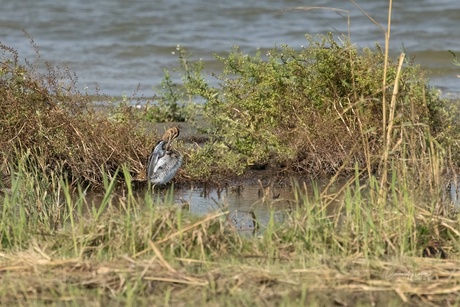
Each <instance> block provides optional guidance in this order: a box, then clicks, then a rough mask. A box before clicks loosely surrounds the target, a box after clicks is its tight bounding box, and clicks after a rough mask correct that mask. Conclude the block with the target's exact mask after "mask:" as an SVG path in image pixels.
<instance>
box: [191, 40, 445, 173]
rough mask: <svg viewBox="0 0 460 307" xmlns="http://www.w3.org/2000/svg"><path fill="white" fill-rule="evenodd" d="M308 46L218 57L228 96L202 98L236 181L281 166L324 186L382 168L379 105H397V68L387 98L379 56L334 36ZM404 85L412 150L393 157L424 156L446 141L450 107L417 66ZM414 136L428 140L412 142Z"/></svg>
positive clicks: (399, 117) (403, 111)
mask: <svg viewBox="0 0 460 307" xmlns="http://www.w3.org/2000/svg"><path fill="white" fill-rule="evenodd" d="M308 41H309V45H308V46H307V47H305V48H302V49H301V50H294V49H293V48H290V47H288V46H282V47H279V48H274V49H273V50H270V51H269V52H267V54H266V55H262V54H261V52H260V51H259V52H257V53H256V54H255V55H253V56H250V55H247V54H244V53H243V52H241V51H240V50H239V48H238V47H235V48H234V49H233V50H232V52H231V53H230V54H229V55H228V56H225V57H224V56H217V58H218V59H219V60H220V61H221V62H222V63H223V65H224V70H223V73H222V74H221V75H220V76H218V80H219V83H220V84H221V87H220V88H212V89H209V90H207V91H206V93H204V94H203V91H202V89H203V88H204V87H203V86H201V96H202V97H203V98H204V99H205V101H206V102H205V108H204V115H205V118H207V120H208V121H209V122H210V123H211V126H212V128H211V129H210V130H209V131H208V132H209V133H210V134H211V135H212V136H213V141H214V142H217V143H219V144H220V146H225V147H226V148H227V151H228V152H229V153H233V154H236V155H237V156H239V157H240V158H239V162H238V163H239V164H240V165H242V166H243V167H242V168H241V167H240V168H239V169H238V170H239V171H241V169H244V168H246V167H250V166H253V165H256V166H257V167H259V168H260V167H261V166H275V167H280V166H281V167H287V168H288V169H291V170H295V171H301V172H305V173H309V174H312V175H318V176H319V175H331V174H334V173H336V172H337V171H338V169H339V168H341V167H345V170H349V171H351V172H352V171H353V169H354V165H355V164H357V165H358V166H359V167H361V168H364V167H366V166H367V163H369V161H370V163H371V167H372V168H373V169H374V168H377V167H378V163H379V161H380V156H381V153H382V149H383V147H382V146H383V136H384V131H383V128H382V127H383V123H382V114H383V111H382V98H383V94H384V95H385V96H386V101H387V102H389V101H390V100H391V96H392V91H393V85H394V82H395V77H396V71H397V68H398V65H397V63H395V62H393V61H390V63H389V64H388V69H387V75H386V77H387V83H386V84H387V85H388V87H387V89H386V91H385V93H382V76H383V71H384V54H383V52H382V50H381V49H380V48H379V47H378V46H377V47H376V50H370V49H364V50H362V52H361V51H359V50H358V49H357V48H356V47H355V46H353V45H351V44H350V43H347V42H346V43H343V44H339V43H337V42H336V41H335V40H334V39H333V38H332V36H331V35H329V36H326V37H320V38H319V39H315V38H311V37H309V38H308ZM399 82H400V84H399V93H398V96H397V104H396V106H397V110H396V118H395V121H394V126H395V128H396V130H395V131H394V136H395V137H397V136H398V135H401V136H402V137H403V138H405V139H404V140H401V141H402V144H403V145H404V146H405V145H406V144H407V145H410V146H412V147H410V146H409V147H410V148H409V147H408V148H405V149H402V148H399V149H398V150H397V151H395V152H393V156H394V157H400V154H401V151H403V150H407V151H419V152H426V150H427V149H426V148H425V147H426V146H425V144H422V143H423V142H424V141H423V139H424V138H425V137H426V135H427V134H426V133H428V135H429V134H430V133H432V134H433V135H434V136H435V137H436V136H441V135H443V134H445V132H446V128H447V127H448V125H449V122H450V121H449V119H448V118H447V116H446V113H445V112H444V107H445V103H446V102H445V101H444V100H442V99H440V98H439V97H438V96H437V94H436V93H435V92H434V91H433V90H430V89H429V87H428V82H427V80H426V79H425V78H424V76H423V72H422V71H421V70H420V68H419V67H417V66H414V64H413V63H412V62H411V61H406V62H405V64H404V67H403V70H402V74H401V77H400V79H399ZM189 85H190V83H189ZM196 92H199V91H196ZM216 92H218V93H220V94H219V95H215V94H214V93H216ZM213 94H214V95H213ZM387 109H388V107H387ZM409 135H411V137H413V136H414V135H416V136H417V137H421V138H422V139H421V140H417V141H416V142H414V140H412V141H411V142H409V139H407V138H406V137H408V136H409ZM419 141H422V142H421V143H420V142H419ZM409 143H410V144H409ZM405 154H407V153H405ZM215 158H216V159H217V160H219V161H221V156H219V155H218V156H216V157H215ZM190 162H191V163H193V161H190ZM215 163H219V162H217V161H215ZM232 163H233V164H234V161H233V162H232ZM228 168H229V170H230V171H231V170H232V168H233V169H234V165H228Z"/></svg>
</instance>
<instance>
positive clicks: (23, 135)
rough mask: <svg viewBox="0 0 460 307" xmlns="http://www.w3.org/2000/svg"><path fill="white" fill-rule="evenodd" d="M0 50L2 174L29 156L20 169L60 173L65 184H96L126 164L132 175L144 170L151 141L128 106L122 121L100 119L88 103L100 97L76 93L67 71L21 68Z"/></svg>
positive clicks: (28, 65)
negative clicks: (71, 182)
mask: <svg viewBox="0 0 460 307" xmlns="http://www.w3.org/2000/svg"><path fill="white" fill-rule="evenodd" d="M0 49H1V51H2V55H1V59H2V61H1V69H0V104H1V105H2V108H1V111H0V122H1V129H2V133H1V134H0V144H2V150H1V155H2V157H1V158H2V172H3V173H8V172H10V171H11V169H12V168H13V167H14V166H17V163H18V161H20V160H21V158H22V157H24V156H28V157H29V158H28V159H27V165H24V167H27V168H29V169H30V170H32V169H33V167H35V166H39V168H40V170H41V173H42V175H43V176H46V175H47V174H48V175H49V174H50V173H52V172H62V173H63V174H67V177H68V179H69V180H70V181H78V182H87V183H90V184H93V185H95V186H100V185H101V184H102V174H103V173H104V172H108V173H110V174H113V173H115V171H116V170H117V169H118V168H119V167H120V166H121V165H123V164H125V163H126V164H129V165H130V166H131V168H132V171H133V173H135V172H139V171H140V170H141V169H142V168H143V161H142V158H143V157H145V156H146V155H147V154H148V150H149V149H150V148H148V147H149V146H151V142H152V141H151V140H150V139H148V135H147V134H146V133H145V131H142V130H141V129H140V126H139V125H138V124H136V120H135V119H137V118H138V117H137V115H135V114H134V113H133V112H132V110H131V109H132V108H129V107H127V106H124V107H123V113H124V117H125V118H126V120H123V121H120V120H114V119H113V118H111V117H110V116H101V115H100V112H97V108H96V107H95V106H94V104H93V102H94V101H95V100H96V101H97V100H98V99H101V100H103V97H102V96H99V95H96V96H92V97H90V96H89V95H86V94H81V93H80V92H78V91H77V90H76V89H75V84H76V77H75V76H73V75H72V74H71V73H70V72H69V71H68V70H62V69H61V70H60V69H59V68H54V67H52V66H51V65H50V64H49V63H46V69H47V72H46V73H39V72H37V69H36V67H35V66H34V65H33V64H31V63H29V62H27V63H26V64H20V62H19V57H18V54H17V52H16V51H15V50H14V49H12V48H9V47H7V46H4V45H1V46H0ZM37 54H38V50H37ZM104 100H106V99H104ZM107 113H110V111H108V112H107Z"/></svg>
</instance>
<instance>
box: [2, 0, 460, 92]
mask: <svg viewBox="0 0 460 307" xmlns="http://www.w3.org/2000/svg"><path fill="white" fill-rule="evenodd" d="M359 4H360V5H361V6H362V8H363V9H364V10H366V12H368V13H369V14H370V15H371V16H372V17H373V18H374V19H375V20H376V22H378V23H380V24H382V25H383V26H385V25H386V18H387V14H388V13H387V12H388V7H387V6H388V4H387V1H383V0H372V1H359ZM299 6H303V7H306V6H322V7H334V8H338V9H341V10H345V11H347V12H340V13H338V12H334V11H331V10H310V11H298V10H295V11H294V10H288V11H286V10H285V9H288V8H292V7H299ZM0 7H1V10H0V41H1V42H2V43H3V44H5V45H7V46H9V47H13V48H15V49H17V50H18V51H19V53H20V57H21V58H24V57H26V58H28V59H29V60H32V61H33V59H34V51H33V48H32V46H31V45H30V43H29V41H28V38H27V37H25V35H24V34H23V33H22V29H26V30H27V31H28V32H29V33H30V35H31V36H32V37H33V38H34V40H35V42H36V43H37V45H38V46H39V49H40V53H41V59H40V60H41V61H49V62H51V63H52V64H54V65H60V66H65V65H66V66H68V67H69V68H70V70H71V71H73V72H75V73H76V75H77V76H78V78H79V79H78V88H79V89H80V90H85V89H86V88H87V90H88V91H89V92H90V93H91V92H93V91H94V89H95V86H94V84H95V83H98V84H99V87H100V91H101V93H104V94H108V95H111V96H120V95H124V94H126V95H128V96H130V95H133V94H135V95H145V96H152V95H154V94H155V90H154V87H155V86H158V84H159V83H160V81H161V79H162V77H163V69H164V68H169V69H171V68H172V67H175V66H176V65H177V54H176V55H174V54H172V53H174V51H175V49H176V46H177V45H178V44H180V45H181V46H183V47H185V48H186V49H188V50H189V51H191V52H192V53H193V57H194V58H195V59H199V58H201V59H203V60H204V61H205V65H206V67H207V68H208V69H209V70H211V71H212V70H213V69H214V70H216V71H218V64H217V62H216V61H215V60H214V58H213V53H218V54H224V53H227V52H228V51H229V50H230V48H231V47H232V46H233V45H239V46H240V47H241V49H242V50H243V51H245V52H248V53H250V52H254V51H255V50H257V49H258V48H260V49H270V48H272V47H273V46H275V45H276V44H277V45H281V44H288V45H290V46H292V47H294V48H300V46H302V45H305V44H306V43H307V41H306V40H305V38H304V35H305V34H306V33H308V34H312V35H314V34H321V33H323V34H324V33H327V32H333V33H334V36H335V37H339V36H340V35H341V34H347V33H348V16H349V17H350V21H351V22H350V34H351V39H352V41H353V42H354V43H356V44H357V45H358V46H359V47H366V46H367V47H372V46H374V44H375V43H376V42H378V43H380V44H382V45H383V42H384V34H383V31H382V30H381V29H380V28H379V27H378V26H376V25H375V24H374V23H372V22H371V21H370V20H369V19H368V18H367V17H366V16H365V15H364V14H363V13H362V12H361V11H360V10H359V9H358V8H357V7H356V6H355V5H354V4H353V3H351V2H349V1H341V0H335V1H333V0H323V1H319V0H317V1H299V0H289V1H280V0H277V1H275V0H269V1H267V0H265V1H263V0H253V1H243V0H233V1H214V2H211V1H198V0H168V1H165V0H159V1H139V0H134V1H123V0H99V1H57V0H40V1H36V0H22V1H8V0H0ZM458 29H460V3H459V2H458V0H406V1H399V2H395V3H394V7H393V19H392V31H391V38H392V42H391V52H392V54H393V56H397V54H398V53H399V52H400V51H401V50H405V51H406V52H407V54H408V55H414V56H415V60H416V62H417V63H419V64H422V65H423V66H425V67H426V68H427V70H428V76H429V77H430V79H431V84H432V85H433V86H436V87H438V88H440V89H441V90H442V92H443V94H445V95H450V96H451V97H460V86H459V85H460V78H458V77H457V75H459V74H460V68H457V67H455V66H453V65H452V63H451V60H452V56H451V55H450V53H449V52H448V50H453V51H455V52H458V53H459V54H460V39H459V38H460V37H459V36H460V34H459V33H460V32H459V31H458ZM210 81H212V80H210ZM138 85H139V91H138V92H135V90H136V88H137V87H138Z"/></svg>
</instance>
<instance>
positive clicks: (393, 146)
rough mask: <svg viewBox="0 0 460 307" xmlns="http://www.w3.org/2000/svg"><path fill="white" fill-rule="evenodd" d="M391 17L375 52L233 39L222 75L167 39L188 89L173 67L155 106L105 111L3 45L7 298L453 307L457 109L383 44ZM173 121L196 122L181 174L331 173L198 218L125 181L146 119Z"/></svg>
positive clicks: (197, 177) (139, 163)
mask: <svg viewBox="0 0 460 307" xmlns="http://www.w3.org/2000/svg"><path fill="white" fill-rule="evenodd" d="M389 4H390V8H391V2H390V3H389ZM390 16H391V14H390ZM390 24H391V22H390V18H389V26H388V30H387V31H386V32H385V34H386V46H385V49H384V50H381V48H380V47H379V46H376V48H375V49H372V50H371V49H366V50H358V49H357V48H356V47H354V46H353V45H352V44H351V42H348V41H346V40H345V41H344V42H341V41H336V40H334V39H333V38H332V37H331V36H322V37H309V38H308V41H309V47H306V48H303V49H302V50H293V49H292V48H289V47H288V46H281V47H277V48H274V49H273V50H271V51H270V52H269V53H268V54H266V55H262V54H256V55H254V56H249V55H246V54H243V53H242V52H241V51H240V50H238V48H235V49H234V50H232V51H231V52H230V53H229V54H228V55H227V56H220V57H218V58H219V59H220V60H221V61H222V63H223V66H224V70H223V71H222V74H220V75H219V76H217V78H218V80H219V84H220V85H219V87H212V86H210V85H209V84H208V83H207V81H206V78H204V77H203V76H202V70H203V66H202V63H200V62H197V63H190V62H189V61H188V58H187V53H186V51H185V50H183V49H181V48H178V49H179V50H178V51H179V60H180V62H179V63H180V70H179V71H180V73H181V74H182V80H183V84H182V85H181V86H177V85H176V84H174V83H173V82H172V81H171V80H173V78H172V77H171V76H170V74H169V72H166V75H165V80H164V82H163V84H162V92H161V97H160V98H159V103H158V104H157V105H155V106H152V105H149V104H148V103H147V104H145V106H144V107H143V108H141V109H137V108H133V107H132V106H131V105H130V101H129V99H127V98H126V97H125V98H123V100H122V101H121V102H119V103H116V104H115V106H114V107H107V109H106V110H104V111H103V112H98V109H97V108H95V107H94V105H93V103H92V101H93V100H94V99H96V101H98V99H99V98H98V97H99V96H98V95H96V96H91V97H89V96H88V95H86V94H81V93H78V92H77V91H75V89H74V88H75V86H74V85H75V78H74V76H72V74H71V73H69V72H68V71H65V70H64V72H61V71H59V70H56V69H54V68H52V67H50V66H49V65H48V73H47V74H45V75H42V74H38V73H37V72H36V69H35V67H34V66H33V65H30V64H28V63H27V64H26V65H20V64H19V56H18V54H17V52H16V51H15V50H14V49H12V48H9V47H7V46H0V49H1V50H2V65H1V70H0V103H1V104H2V110H1V111H0V121H1V124H2V134H1V135H0V144H2V150H1V158H2V163H1V171H2V181H1V184H2V187H1V188H2V189H1V191H2V192H1V193H2V194H1V196H0V199H1V201H2V206H1V210H0V243H1V251H0V261H1V262H0V270H1V271H2V274H1V276H0V278H1V281H2V282H1V283H0V303H2V304H5V305H7V304H8V305H11V304H20V305H26V304H27V305H45V304H55V305H61V304H66V305H77V304H78V305H81V304H85V305H100V304H104V305H106V304H111V305H112V304H116V305H121V304H123V305H140V304H142V305H170V304H184V305H187V304H190V305H192V304H193V305H196V304H202V305H209V306H215V305H219V306H220V305H306V304H311V305H331V304H339V305H351V304H363V305H369V304H381V305H389V304H391V305H403V304H407V303H409V304H413V305H415V304H417V305H420V304H424V305H430V304H431V305H447V304H458V303H459V301H458V296H457V292H458V290H459V282H460V276H459V274H458V272H457V268H458V265H459V261H458V255H459V237H460V236H459V235H460V233H459V232H458V230H457V225H458V222H459V221H458V219H459V217H458V214H457V212H453V211H452V210H451V207H450V205H451V204H450V203H449V202H448V201H446V200H445V199H444V198H443V195H445V188H446V183H445V182H446V176H445V175H446V174H455V173H456V170H457V169H458V165H457V164H456V161H459V159H458V157H459V156H460V155H459V153H460V151H459V150H458V149H459V148H458V144H457V143H458V142H457V140H458V139H459V135H460V134H459V131H460V130H459V126H458V125H457V124H456V122H455V120H453V119H455V118H456V115H455V114H456V113H452V112H451V111H450V109H449V104H448V102H447V101H446V100H443V99H441V98H440V97H438V96H437V95H436V93H435V92H434V91H432V90H431V89H430V88H429V85H428V83H427V81H426V79H425V78H424V76H423V72H422V71H421V70H420V68H419V67H416V66H414V65H413V64H412V63H411V61H410V59H408V57H407V56H406V55H405V54H402V55H401V56H400V58H399V59H398V61H393V60H391V59H390V58H389V57H388V44H389V37H390ZM31 43H32V44H33V45H34V46H35V43H34V42H33V40H32V41H31ZM37 49H38V48H37ZM37 52H38V50H37ZM375 76H382V78H381V79H382V80H380V78H376V77H375ZM104 98H105V97H104ZM194 99H201V101H203V108H202V109H201V110H200V114H199V115H196V114H195V116H191V114H193V112H192V111H191V110H192V109H193V108H194V107H195V105H194V104H192V103H190V102H191V101H193V100H194ZM102 100H104V101H105V100H106V99H102V97H101V101H102ZM191 118H194V119H196V121H195V122H191ZM171 120H180V121H182V120H186V121H188V123H189V124H194V125H197V128H198V129H202V130H203V131H205V132H206V133H207V139H205V140H203V141H202V142H200V144H196V143H192V144H190V143H189V144H187V143H186V142H182V143H180V144H178V147H179V148H180V149H181V150H182V152H184V156H185V163H184V168H183V170H182V172H181V174H179V176H178V178H177V179H176V180H177V181H178V182H187V181H189V182H206V183H209V182H211V183H216V182H217V183H221V180H222V178H229V177H230V176H234V175H239V174H242V173H244V172H245V171H248V170H261V169H262V170H264V169H265V170H273V171H275V172H279V173H281V174H284V175H289V174H293V173H295V174H302V175H304V176H305V174H308V175H310V176H312V177H320V176H322V175H326V176H328V177H329V178H330V183H329V184H328V185H327V186H326V187H325V188H324V189H323V190H321V191H319V190H318V189H314V191H308V189H307V187H306V186H305V185H302V184H300V183H299V182H297V181H295V180H293V182H292V190H293V198H292V199H289V200H287V201H288V202H289V204H290V209H289V210H286V212H285V218H284V222H283V223H282V224H278V223H276V222H275V220H274V218H273V214H274V213H272V215H271V216H272V218H271V219H270V220H269V221H268V223H267V224H266V225H261V224H259V227H260V228H259V229H258V230H257V231H256V235H254V236H247V235H242V234H241V233H239V232H238V231H237V229H236V227H235V225H233V224H232V223H231V222H229V219H228V215H229V214H230V212H228V211H226V210H225V209H219V210H216V211H215V212H211V213H209V214H208V215H205V216H195V215H193V214H191V213H190V212H189V211H188V210H187V209H186V207H184V206H183V205H182V204H181V205H178V204H175V203H174V201H173V197H172V196H173V190H172V188H170V189H168V190H163V191H159V190H152V189H147V190H143V192H141V194H139V191H138V190H136V186H137V185H138V184H139V183H138V182H135V181H136V180H135V179H134V177H135V176H137V175H138V174H142V173H143V172H144V171H145V170H144V167H145V165H144V164H145V159H146V157H147V155H148V153H149V151H150V149H151V148H152V144H153V143H154V140H155V139H156V138H157V137H158V136H156V135H155V133H152V132H151V125H152V124H153V123H156V122H160V121H171ZM203 122H206V123H205V124H206V125H200V124H202V123H203ZM338 178H341V179H345V183H344V184H342V185H341V186H340V187H339V189H338V190H337V191H334V190H333V189H332V187H333V185H334V182H336V181H337V179H338ZM136 179H137V178H136ZM447 179H449V178H447ZM96 188H98V189H99V190H100V191H101V192H100V195H101V197H100V198H95V199H94V200H91V198H88V197H87V193H88V192H89V191H90V190H92V189H96ZM311 192H312V193H311ZM263 202H264V204H266V205H267V206H268V207H270V203H271V202H272V200H271V197H269V193H265V192H264V196H263ZM222 208H225V206H223V207H222Z"/></svg>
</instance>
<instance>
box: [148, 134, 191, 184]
mask: <svg viewBox="0 0 460 307" xmlns="http://www.w3.org/2000/svg"><path fill="white" fill-rule="evenodd" d="M178 136H179V129H178V128H176V127H172V128H169V129H168V130H166V132H165V134H164V135H163V137H162V138H161V140H160V141H158V143H157V144H156V145H155V147H154V148H153V151H152V153H151V154H150V157H149V160H148V163H147V179H148V180H149V181H150V182H151V183H153V184H155V185H156V184H165V183H167V182H168V181H169V180H171V179H172V178H173V177H174V175H175V174H176V173H177V170H178V169H179V167H180V166H181V164H182V155H181V154H180V152H178V151H177V150H174V149H171V143H172V142H173V140H174V139H175V138H177V137H178Z"/></svg>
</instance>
